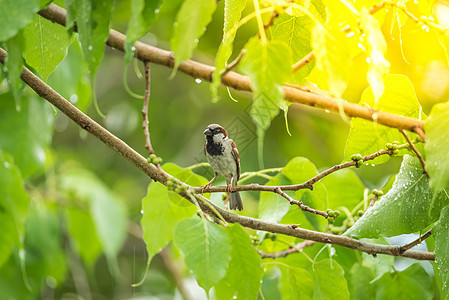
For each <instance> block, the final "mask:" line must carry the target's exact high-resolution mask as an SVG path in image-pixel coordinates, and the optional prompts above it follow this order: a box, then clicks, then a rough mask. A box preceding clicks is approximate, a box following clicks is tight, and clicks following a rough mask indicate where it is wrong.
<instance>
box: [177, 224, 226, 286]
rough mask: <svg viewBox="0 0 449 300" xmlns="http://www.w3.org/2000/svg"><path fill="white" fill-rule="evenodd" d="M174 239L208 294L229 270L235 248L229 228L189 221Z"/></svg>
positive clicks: (180, 228)
mask: <svg viewBox="0 0 449 300" xmlns="http://www.w3.org/2000/svg"><path fill="white" fill-rule="evenodd" d="M174 237H175V243H176V246H177V247H178V248H179V250H180V251H181V253H182V255H183V256H184V258H185V262H186V265H187V267H188V268H189V269H190V270H191V271H192V272H193V274H194V275H195V277H196V279H197V280H198V284H199V285H200V286H201V287H202V288H203V289H204V290H205V291H206V293H208V292H209V290H210V288H211V287H212V286H213V285H215V284H217V283H218V282H220V280H221V279H222V278H223V277H224V276H225V275H226V270H227V269H228V266H229V261H230V258H231V255H230V254H231V245H230V243H229V237H228V235H227V232H226V230H225V228H224V227H222V226H219V225H217V224H214V223H211V222H208V221H206V220H204V219H200V220H198V219H186V220H182V221H181V222H179V223H178V225H177V226H176V228H175V234H174Z"/></svg>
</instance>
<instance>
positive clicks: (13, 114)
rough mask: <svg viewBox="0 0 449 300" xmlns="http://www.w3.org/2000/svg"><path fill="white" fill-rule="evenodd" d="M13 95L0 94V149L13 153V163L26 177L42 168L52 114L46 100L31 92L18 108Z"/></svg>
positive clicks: (51, 131)
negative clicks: (18, 108) (17, 108)
mask: <svg viewBox="0 0 449 300" xmlns="http://www.w3.org/2000/svg"><path fill="white" fill-rule="evenodd" d="M12 98H13V97H12V95H11V94H10V93H7V94H3V95H0V128H2V130H1V131H0V149H3V150H4V151H7V152H9V153H11V154H12V155H13V156H14V163H15V164H16V165H17V166H18V167H19V168H20V170H21V171H22V176H23V177H24V178H27V177H29V176H31V175H35V174H38V173H39V172H42V169H43V168H44V164H45V160H46V158H47V157H46V151H48V147H49V145H50V142H51V138H52V133H53V120H54V113H53V111H52V110H51V107H50V105H49V104H48V103H46V101H44V100H43V99H42V98H38V97H37V96H34V95H30V96H29V97H27V98H26V101H24V102H23V105H22V109H21V111H17V110H16V107H15V105H14V101H13V99H12ZM24 100H25V99H24ZM11 132H14V134H11Z"/></svg>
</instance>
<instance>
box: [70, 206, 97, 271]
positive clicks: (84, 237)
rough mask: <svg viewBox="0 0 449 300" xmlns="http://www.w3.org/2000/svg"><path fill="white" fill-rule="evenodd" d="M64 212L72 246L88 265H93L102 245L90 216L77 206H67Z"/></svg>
mask: <svg viewBox="0 0 449 300" xmlns="http://www.w3.org/2000/svg"><path fill="white" fill-rule="evenodd" d="M65 213H66V220H67V228H68V231H69V233H70V240H71V245H72V247H73V248H74V250H75V251H76V252H77V253H79V255H80V256H81V258H82V259H83V261H84V262H85V263H86V264H87V265H88V266H90V267H93V266H94V265H95V262H96V260H97V258H98V256H99V255H100V254H101V250H102V246H101V242H100V239H99V237H98V234H97V232H96V231H95V224H94V220H93V219H92V216H91V215H90V213H89V212H88V211H83V210H81V209H77V208H67V209H66V212H65Z"/></svg>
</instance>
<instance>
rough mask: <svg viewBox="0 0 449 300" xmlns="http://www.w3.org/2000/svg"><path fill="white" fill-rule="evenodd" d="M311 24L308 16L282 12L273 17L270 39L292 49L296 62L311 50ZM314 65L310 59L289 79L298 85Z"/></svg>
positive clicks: (312, 23) (311, 21)
mask: <svg viewBox="0 0 449 300" xmlns="http://www.w3.org/2000/svg"><path fill="white" fill-rule="evenodd" d="M313 25H314V22H313V20H311V19H310V17H309V16H305V15H298V16H296V15H289V14H287V13H284V14H282V15H280V16H279V17H277V18H276V19H275V21H274V24H273V26H272V27H271V30H272V39H273V40H274V41H282V42H284V43H285V44H287V45H288V46H289V48H290V49H291V50H292V54H293V61H294V62H297V61H299V60H301V59H302V58H304V56H306V55H307V54H308V53H309V52H310V51H312V46H311V34H312V33H311V31H312V28H313ZM314 66H315V61H314V60H312V61H311V62H309V63H308V64H307V65H305V66H303V67H302V68H300V69H299V70H298V71H296V72H295V73H294V74H293V75H292V76H291V79H290V80H289V81H290V82H291V83H293V84H297V85H300V84H301V83H302V81H303V79H304V78H306V77H307V75H309V74H310V72H311V71H312V69H313V67H314Z"/></svg>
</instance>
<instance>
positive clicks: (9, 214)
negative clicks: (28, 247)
mask: <svg viewBox="0 0 449 300" xmlns="http://www.w3.org/2000/svg"><path fill="white" fill-rule="evenodd" d="M29 201H30V199H29V197H28V195H27V193H26V191H25V188H24V183H23V181H22V177H21V175H20V171H19V169H18V168H17V167H16V166H15V165H14V163H13V159H12V157H11V156H10V155H8V154H6V153H4V152H3V151H1V150H0V226H1V228H2V230H1V231H0V266H2V265H3V264H4V263H5V261H6V260H7V259H8V257H9V256H10V254H11V251H12V248H13V246H14V245H15V244H16V243H18V242H19V237H20V236H21V235H22V233H23V223H24V221H25V217H26V214H27V211H28V203H29Z"/></svg>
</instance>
